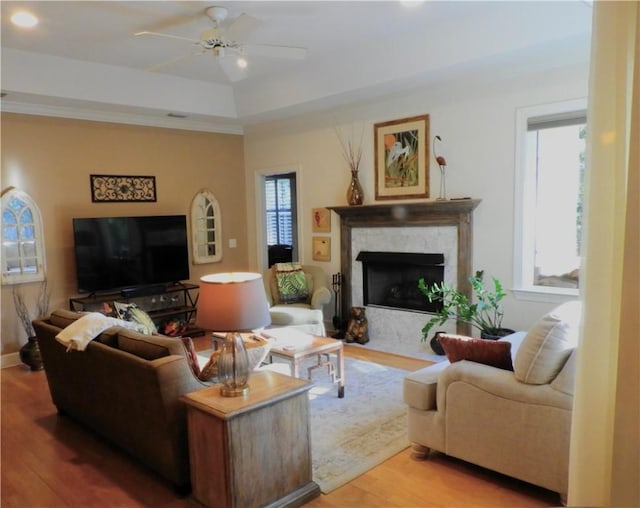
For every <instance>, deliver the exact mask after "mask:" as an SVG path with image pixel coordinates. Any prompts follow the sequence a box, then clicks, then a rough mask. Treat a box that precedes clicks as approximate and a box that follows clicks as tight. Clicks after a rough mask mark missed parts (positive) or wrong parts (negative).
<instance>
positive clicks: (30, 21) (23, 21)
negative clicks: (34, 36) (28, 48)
mask: <svg viewBox="0 0 640 508" xmlns="http://www.w3.org/2000/svg"><path fill="white" fill-rule="evenodd" d="M11 22H12V23H13V24H14V25H16V26H19V27H21V28H33V27H34V26H36V25H37V24H38V18H36V17H35V16H34V15H33V14H31V13H30V12H27V11H18V12H16V13H15V14H14V15H13V16H11Z"/></svg>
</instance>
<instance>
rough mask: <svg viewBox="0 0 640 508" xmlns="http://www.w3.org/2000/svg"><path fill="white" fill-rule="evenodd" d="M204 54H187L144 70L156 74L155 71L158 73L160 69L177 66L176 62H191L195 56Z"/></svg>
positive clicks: (203, 52) (202, 52)
mask: <svg viewBox="0 0 640 508" xmlns="http://www.w3.org/2000/svg"><path fill="white" fill-rule="evenodd" d="M204 54H205V51H197V52H195V53H189V54H187V55H182V56H179V57H177V58H172V59H171V60H167V61H166V62H160V63H157V64H155V65H152V66H150V67H147V68H146V69H145V71H148V72H157V71H159V70H161V69H164V68H165V67H169V66H171V65H174V64H177V63H178V62H182V61H185V60H191V59H192V58H194V57H196V56H200V55H204Z"/></svg>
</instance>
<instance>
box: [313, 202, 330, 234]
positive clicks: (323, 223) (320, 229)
mask: <svg viewBox="0 0 640 508" xmlns="http://www.w3.org/2000/svg"><path fill="white" fill-rule="evenodd" d="M311 221H312V229H311V231H313V232H314V233H331V210H329V209H328V208H312V209H311Z"/></svg>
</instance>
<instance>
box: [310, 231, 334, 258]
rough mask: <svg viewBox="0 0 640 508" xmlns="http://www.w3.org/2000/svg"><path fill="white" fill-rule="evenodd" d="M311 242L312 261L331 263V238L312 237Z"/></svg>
mask: <svg viewBox="0 0 640 508" xmlns="http://www.w3.org/2000/svg"><path fill="white" fill-rule="evenodd" d="M312 241H313V245H312V247H313V260H314V261H331V238H330V237H328V236H314V237H313V238H312Z"/></svg>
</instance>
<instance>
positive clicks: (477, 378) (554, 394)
mask: <svg viewBox="0 0 640 508" xmlns="http://www.w3.org/2000/svg"><path fill="white" fill-rule="evenodd" d="M458 382H462V383H466V384H469V385H473V386H475V387H476V388H478V389H480V390H482V391H484V392H486V393H489V394H491V395H493V396H495V397H499V398H503V399H508V400H512V401H515V402H522V403H525V404H535V405H539V406H550V407H556V408H559V409H566V410H569V411H571V408H572V404H573V397H571V396H570V395H567V394H565V393H562V392H559V391H557V390H554V389H553V388H551V386H550V385H548V384H547V385H530V384H526V383H522V382H521V381H518V380H517V379H516V377H515V375H514V374H513V372H512V371H509V370H503V369H497V368H495V367H490V366H488V365H483V364H481V363H476V362H469V361H466V360H462V361H460V362H455V363H453V364H451V365H449V367H448V368H446V369H444V370H443V371H442V373H441V374H440V377H439V378H438V388H437V405H438V408H439V409H440V410H442V409H443V408H444V407H445V405H446V396H447V391H448V389H449V387H450V386H451V385H453V384H454V383H458Z"/></svg>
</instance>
